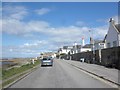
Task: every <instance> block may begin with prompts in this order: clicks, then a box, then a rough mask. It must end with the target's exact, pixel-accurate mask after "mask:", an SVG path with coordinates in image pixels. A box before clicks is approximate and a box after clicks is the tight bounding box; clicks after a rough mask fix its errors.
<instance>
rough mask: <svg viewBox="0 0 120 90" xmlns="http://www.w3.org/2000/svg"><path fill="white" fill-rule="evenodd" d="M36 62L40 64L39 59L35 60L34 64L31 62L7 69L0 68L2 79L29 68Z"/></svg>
mask: <svg viewBox="0 0 120 90" xmlns="http://www.w3.org/2000/svg"><path fill="white" fill-rule="evenodd" d="M38 64H40V61H39V60H37V61H36V62H35V64H34V65H33V64H32V63H31V64H26V65H22V66H21V67H14V68H11V69H9V70H4V69H3V70H2V79H3V80H5V79H7V78H10V77H11V76H14V75H16V74H19V73H22V72H24V71H26V70H28V69H31V68H33V67H34V66H36V65H38Z"/></svg>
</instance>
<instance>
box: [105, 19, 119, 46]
mask: <svg viewBox="0 0 120 90" xmlns="http://www.w3.org/2000/svg"><path fill="white" fill-rule="evenodd" d="M105 43H106V48H110V47H117V46H120V24H116V23H115V21H114V20H113V19H112V18H110V21H109V29H108V33H107V36H106V39H105Z"/></svg>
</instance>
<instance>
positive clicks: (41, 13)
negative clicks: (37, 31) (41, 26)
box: [35, 8, 51, 15]
mask: <svg viewBox="0 0 120 90" xmlns="http://www.w3.org/2000/svg"><path fill="white" fill-rule="evenodd" d="M50 11H51V10H50V9H49V8H41V9H37V10H35V12H36V13H37V14H39V15H44V14H47V13H48V12H50Z"/></svg>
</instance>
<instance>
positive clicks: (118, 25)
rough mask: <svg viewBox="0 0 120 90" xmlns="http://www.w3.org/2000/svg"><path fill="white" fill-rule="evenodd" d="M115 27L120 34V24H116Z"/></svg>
mask: <svg viewBox="0 0 120 90" xmlns="http://www.w3.org/2000/svg"><path fill="white" fill-rule="evenodd" d="M115 27H116V28H117V30H118V32H119V33H120V24H116V25H115Z"/></svg>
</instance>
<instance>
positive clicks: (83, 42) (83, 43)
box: [82, 37, 85, 46]
mask: <svg viewBox="0 0 120 90" xmlns="http://www.w3.org/2000/svg"><path fill="white" fill-rule="evenodd" d="M84 45H85V41H84V37H83V38H82V46H84Z"/></svg>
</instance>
